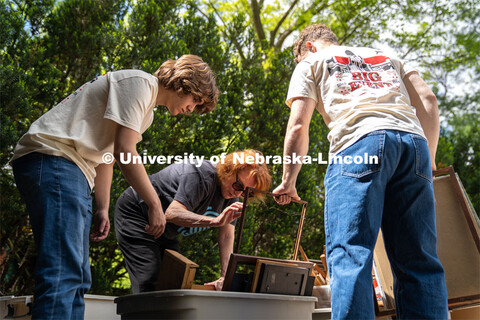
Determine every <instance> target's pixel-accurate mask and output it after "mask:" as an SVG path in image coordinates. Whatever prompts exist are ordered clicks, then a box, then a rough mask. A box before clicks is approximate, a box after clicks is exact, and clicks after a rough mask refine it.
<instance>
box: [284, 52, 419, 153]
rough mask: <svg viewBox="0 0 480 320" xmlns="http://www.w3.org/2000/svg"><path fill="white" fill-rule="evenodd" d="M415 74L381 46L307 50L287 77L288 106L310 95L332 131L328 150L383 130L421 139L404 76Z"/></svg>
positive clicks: (343, 147) (344, 146) (339, 149)
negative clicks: (411, 135)
mask: <svg viewBox="0 0 480 320" xmlns="http://www.w3.org/2000/svg"><path fill="white" fill-rule="evenodd" d="M410 72H416V71H415V70H413V69H411V68H409V67H408V65H406V64H404V63H403V62H402V61H401V60H399V59H398V58H396V57H390V56H388V55H386V54H385V53H383V52H382V51H380V50H375V49H370V48H356V47H345V46H330V47H327V48H325V49H322V50H320V51H317V52H316V53H311V54H309V55H308V56H307V57H306V58H305V59H304V60H303V61H301V62H300V63H299V64H298V65H297V67H296V68H295V71H294V72H293V75H292V79H291V80H290V87H289V89H288V94H287V100H286V104H287V105H288V106H289V107H291V105H292V102H293V100H294V99H295V98H298V97H307V98H312V99H313V100H315V101H316V102H317V105H316V109H317V111H318V112H320V114H321V115H322V116H323V119H324V121H325V123H326V124H327V126H328V128H329V129H330V132H329V134H328V140H329V141H330V153H338V152H339V151H341V150H343V149H345V148H347V147H348V146H350V145H352V144H353V143H355V141H357V140H358V139H359V138H361V137H362V136H364V135H365V134H367V133H369V132H372V131H375V130H381V129H393V130H400V131H406V132H412V133H416V134H419V135H421V136H423V137H425V134H424V133H423V129H422V127H421V125H420V121H419V120H418V118H417V116H416V113H415V108H414V107H413V106H412V105H411V103H410V98H409V96H408V92H407V89H406V88H405V85H404V84H403V81H402V79H403V77H404V76H405V75H406V74H408V73H410Z"/></svg>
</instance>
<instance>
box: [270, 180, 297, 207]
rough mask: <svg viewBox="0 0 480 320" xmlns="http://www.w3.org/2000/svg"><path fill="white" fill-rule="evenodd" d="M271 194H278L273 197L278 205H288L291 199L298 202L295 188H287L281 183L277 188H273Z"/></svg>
mask: <svg viewBox="0 0 480 320" xmlns="http://www.w3.org/2000/svg"><path fill="white" fill-rule="evenodd" d="M272 193H274V194H278V196H275V197H274V199H275V201H276V202H277V203H278V204H289V203H290V201H292V199H295V200H300V197H299V196H298V194H297V189H296V188H295V186H292V187H288V186H285V185H284V184H283V183H282V184H281V185H279V186H278V187H277V188H275V190H273V191H272Z"/></svg>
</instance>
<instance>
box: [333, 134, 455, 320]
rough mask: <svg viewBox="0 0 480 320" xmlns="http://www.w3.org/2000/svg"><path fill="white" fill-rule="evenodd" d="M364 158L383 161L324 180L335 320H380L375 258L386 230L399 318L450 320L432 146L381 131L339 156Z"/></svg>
mask: <svg viewBox="0 0 480 320" xmlns="http://www.w3.org/2000/svg"><path fill="white" fill-rule="evenodd" d="M365 154H368V155H369V156H377V157H378V160H379V162H378V164H369V163H368V162H367V163H363V162H362V163H353V162H352V163H350V164H346V163H343V164H330V165H329V167H328V169H327V173H326V175H325V189H326V201H325V233H326V245H327V258H328V267H329V272H330V277H331V283H330V285H331V291H332V319H373V318H374V307H373V288H372V259H373V258H372V257H373V249H374V247H375V243H376V240H377V235H378V232H379V230H380V228H382V232H383V238H384V242H385V248H386V250H387V254H388V258H389V260H390V264H391V266H392V271H393V274H394V292H395V304H396V311H397V316H398V318H399V319H447V318H448V310H447V292H446V285H445V276H444V270H443V268H442V265H441V263H440V261H439V259H438V257H437V250H436V230H435V229H436V228H435V204H434V196H433V185H432V169H431V164H430V156H429V150H428V145H427V141H426V140H425V139H424V138H422V137H420V136H418V135H415V134H411V133H406V132H400V131H391V130H382V131H375V132H372V133H370V134H368V135H366V136H364V137H363V138H361V139H360V140H359V141H357V142H356V143H354V144H353V145H352V146H350V147H348V148H346V149H345V150H344V151H342V152H341V153H340V154H339V156H340V157H341V158H342V159H346V158H345V157H347V156H350V157H352V158H350V159H353V158H354V157H355V156H360V157H361V158H363V157H364V155H365ZM358 159H360V158H358ZM350 162H351V161H350Z"/></svg>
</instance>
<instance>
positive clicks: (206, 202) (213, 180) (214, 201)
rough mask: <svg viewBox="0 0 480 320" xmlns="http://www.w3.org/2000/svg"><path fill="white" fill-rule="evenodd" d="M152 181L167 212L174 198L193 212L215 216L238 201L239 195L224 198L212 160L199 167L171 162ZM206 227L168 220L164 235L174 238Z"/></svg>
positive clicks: (154, 175) (152, 177) (152, 176)
mask: <svg viewBox="0 0 480 320" xmlns="http://www.w3.org/2000/svg"><path fill="white" fill-rule="evenodd" d="M150 180H151V181H152V184H153V187H154V188H155V190H156V191H157V194H158V196H159V197H160V200H161V202H162V207H163V210H164V211H165V210H167V208H168V206H169V205H170V203H172V201H173V200H177V201H179V202H181V203H182V204H183V205H184V206H185V207H186V208H187V209H188V210H189V211H191V212H193V213H196V214H199V215H205V216H210V217H216V216H218V215H219V214H220V213H221V212H222V211H223V209H225V208H226V207H228V206H229V205H231V204H233V203H234V202H236V201H238V198H233V199H225V198H223V196H222V192H221V188H220V186H219V185H218V183H217V171H216V169H215V165H214V164H213V163H212V162H210V161H203V163H202V165H201V166H200V167H196V165H195V164H183V163H179V164H172V165H170V166H168V167H166V168H165V169H163V170H161V171H160V172H158V173H156V174H153V175H151V176H150ZM233 224H234V223H233ZM207 229H208V228H207V227H196V228H193V227H182V226H177V225H176V224H173V223H167V226H166V227H165V233H164V236H165V237H167V238H169V239H172V238H175V237H176V236H177V235H178V234H181V235H183V236H189V235H192V234H194V233H197V232H201V231H204V230H207Z"/></svg>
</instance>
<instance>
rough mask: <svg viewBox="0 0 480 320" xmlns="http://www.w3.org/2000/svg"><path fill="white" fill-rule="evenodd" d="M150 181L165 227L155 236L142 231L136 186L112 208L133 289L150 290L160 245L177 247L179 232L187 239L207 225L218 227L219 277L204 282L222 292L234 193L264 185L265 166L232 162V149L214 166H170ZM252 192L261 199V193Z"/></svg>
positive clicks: (238, 206) (237, 209)
mask: <svg viewBox="0 0 480 320" xmlns="http://www.w3.org/2000/svg"><path fill="white" fill-rule="evenodd" d="M236 153H237V156H238V157H237V158H236V159H245V158H246V157H248V156H252V157H255V155H256V154H258V155H259V156H262V155H261V153H260V152H258V151H255V150H251V149H248V150H243V151H237V152H236ZM150 180H151V181H152V184H153V187H154V188H155V191H156V192H157V194H158V198H159V199H160V201H161V203H162V207H163V208H165V218H166V220H167V226H166V228H165V232H164V233H163V235H162V236H161V237H160V238H158V239H155V238H154V237H152V236H151V235H148V234H146V233H145V225H146V224H148V208H147V206H146V205H145V202H144V201H143V200H142V199H141V198H140V197H139V196H138V194H137V192H135V190H133V189H132V188H128V189H127V190H125V191H124V192H123V193H122V195H121V196H120V197H119V198H118V200H117V204H116V207H115V232H116V234H117V241H118V243H119V245H120V249H121V251H122V253H123V256H124V261H125V264H126V266H127V271H128V274H129V276H130V282H131V285H132V291H133V293H139V292H147V291H153V290H155V285H156V280H157V278H158V274H159V271H160V267H161V263H162V256H163V254H164V251H165V249H172V250H175V251H179V246H178V239H177V236H178V235H182V236H185V237H186V236H190V235H192V234H194V233H197V232H201V231H204V230H206V229H209V228H212V227H213V228H218V229H219V233H218V247H219V251H220V264H221V275H220V278H219V279H218V280H216V281H214V282H211V283H208V285H213V286H215V289H216V290H221V289H222V286H223V280H224V276H225V272H226V271H227V266H228V260H229V258H230V254H231V253H232V252H233V242H234V230H235V224H234V223H235V219H237V218H238V217H239V216H240V214H241V210H242V207H243V206H242V203H241V202H238V197H239V196H241V195H242V193H243V192H244V190H245V188H247V187H250V188H256V189H259V190H263V191H266V190H268V189H269V187H270V184H271V177H270V174H269V172H268V168H267V166H266V165H265V163H263V164H257V163H241V161H235V158H234V153H230V154H228V155H226V157H225V160H224V161H221V162H219V163H218V164H216V165H215V164H214V163H212V162H210V161H203V162H202V163H195V164H190V163H188V164H184V163H178V164H172V165H169V166H168V167H166V168H165V169H163V170H161V171H159V172H157V173H155V174H153V175H151V176H150ZM253 196H254V197H255V198H260V199H261V198H263V194H261V193H254V194H253Z"/></svg>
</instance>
